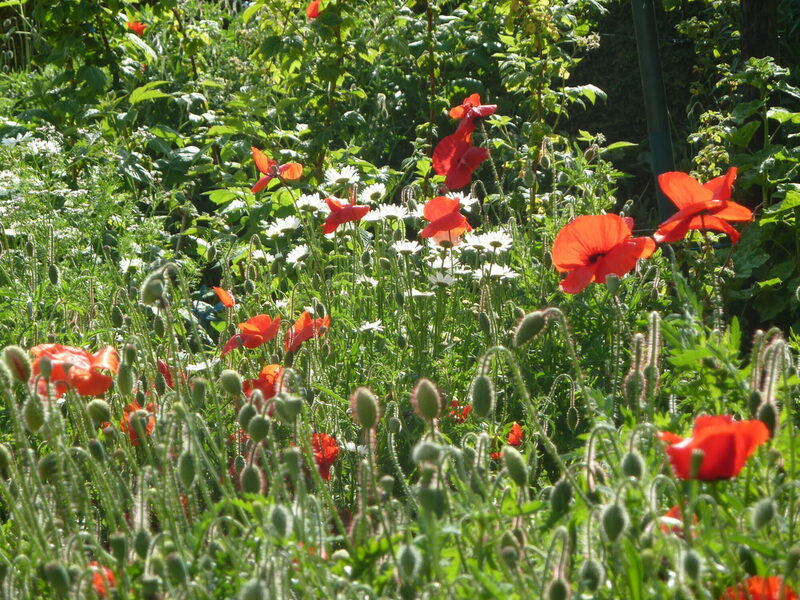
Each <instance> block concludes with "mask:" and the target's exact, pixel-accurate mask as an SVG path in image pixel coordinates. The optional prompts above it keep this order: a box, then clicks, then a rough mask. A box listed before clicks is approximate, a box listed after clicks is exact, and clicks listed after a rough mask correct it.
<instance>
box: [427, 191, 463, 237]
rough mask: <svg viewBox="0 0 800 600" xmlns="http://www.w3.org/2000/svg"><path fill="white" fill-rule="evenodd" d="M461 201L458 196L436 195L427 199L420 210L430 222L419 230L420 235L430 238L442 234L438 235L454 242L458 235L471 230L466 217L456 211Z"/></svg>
mask: <svg viewBox="0 0 800 600" xmlns="http://www.w3.org/2000/svg"><path fill="white" fill-rule="evenodd" d="M460 205H461V201H460V200H459V199H458V198H450V197H448V196H437V197H436V198H433V199H432V200H428V202H427V203H426V204H425V208H423V210H422V216H423V217H425V218H426V219H427V220H428V221H430V223H429V224H428V226H427V227H425V229H423V230H422V231H420V233H419V235H420V237H424V238H430V237H435V236H438V235H439V234H442V235H441V236H440V237H441V238H443V239H445V240H447V241H450V242H451V243H453V244H455V242H456V241H457V240H458V237H459V236H460V235H461V234H463V233H465V232H467V231H472V227H471V226H470V224H469V223H468V222H467V218H466V217H465V216H464V215H462V214H461V213H460V212H458V208H459V206H460Z"/></svg>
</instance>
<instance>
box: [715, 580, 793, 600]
mask: <svg viewBox="0 0 800 600" xmlns="http://www.w3.org/2000/svg"><path fill="white" fill-rule="evenodd" d="M781 588H783V596H781ZM781 598H782V599H783V600H797V594H796V593H795V591H794V590H793V589H792V588H790V587H789V586H788V585H785V584H784V583H783V577H780V576H778V575H773V576H772V577H761V576H759V575H755V576H753V577H748V578H747V579H745V581H744V583H740V584H738V585H736V586H733V587H729V588H728V589H727V590H725V592H724V593H723V594H722V596H720V598H719V600H780V599H781Z"/></svg>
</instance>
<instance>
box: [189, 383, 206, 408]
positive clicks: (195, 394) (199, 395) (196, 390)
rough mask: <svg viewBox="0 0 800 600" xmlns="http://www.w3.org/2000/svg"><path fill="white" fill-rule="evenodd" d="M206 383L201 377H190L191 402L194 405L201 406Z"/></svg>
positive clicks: (204, 395) (204, 397)
mask: <svg viewBox="0 0 800 600" xmlns="http://www.w3.org/2000/svg"><path fill="white" fill-rule="evenodd" d="M207 387H208V384H207V383H206V380H205V379H203V378H202V377H195V378H194V379H192V402H193V403H194V405H195V406H202V405H203V404H204V403H205V400H206V389H207Z"/></svg>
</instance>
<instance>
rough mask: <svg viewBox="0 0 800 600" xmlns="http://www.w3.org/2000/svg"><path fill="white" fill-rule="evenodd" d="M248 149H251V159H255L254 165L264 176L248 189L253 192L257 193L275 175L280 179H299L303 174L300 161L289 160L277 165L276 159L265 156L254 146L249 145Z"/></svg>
mask: <svg viewBox="0 0 800 600" xmlns="http://www.w3.org/2000/svg"><path fill="white" fill-rule="evenodd" d="M250 149H251V150H252V151H253V161H255V163H256V167H258V170H259V171H261V172H262V173H263V174H264V176H263V177H262V178H261V179H259V180H258V181H257V182H256V183H255V185H253V187H251V188H250V191H251V192H253V193H254V194H257V193H258V192H260V191H261V190H263V189H264V188H265V187H267V184H268V183H269V182H270V181H272V179H273V178H275V177H279V178H280V179H300V177H302V176H303V165H301V164H300V163H296V162H290V163H286V164H285V165H280V166H278V161H277V160H272V159H271V158H269V157H267V155H266V154H264V153H263V152H262V151H261V150H259V149H258V148H256V147H255V146H251V147H250Z"/></svg>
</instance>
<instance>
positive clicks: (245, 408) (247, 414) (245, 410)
mask: <svg viewBox="0 0 800 600" xmlns="http://www.w3.org/2000/svg"><path fill="white" fill-rule="evenodd" d="M255 391H257V390H254V392H253V393H255ZM251 398H252V396H251ZM257 414H258V410H257V409H256V407H255V406H254V405H253V404H252V403H251V402H245V403H244V404H243V405H242V408H240V409H239V415H238V416H237V417H236V420H237V422H238V423H239V427H241V428H242V429H244V430H245V431H247V425H248V424H249V423H250V420H251V419H252V418H253V417H255V416H256V415H257Z"/></svg>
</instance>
